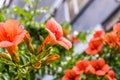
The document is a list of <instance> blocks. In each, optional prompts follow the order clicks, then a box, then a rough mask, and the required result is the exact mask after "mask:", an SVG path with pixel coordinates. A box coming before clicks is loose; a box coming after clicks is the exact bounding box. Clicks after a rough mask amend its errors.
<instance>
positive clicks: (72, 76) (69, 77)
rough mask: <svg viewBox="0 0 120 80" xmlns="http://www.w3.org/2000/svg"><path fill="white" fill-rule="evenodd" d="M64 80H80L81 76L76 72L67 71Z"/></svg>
mask: <svg viewBox="0 0 120 80" xmlns="http://www.w3.org/2000/svg"><path fill="white" fill-rule="evenodd" d="M62 80H80V75H79V74H77V73H76V72H75V71H74V70H66V71H65V76H63V78H62Z"/></svg>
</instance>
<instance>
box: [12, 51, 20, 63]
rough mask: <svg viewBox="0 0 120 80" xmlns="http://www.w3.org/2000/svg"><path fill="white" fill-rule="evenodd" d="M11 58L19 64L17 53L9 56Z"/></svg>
mask: <svg viewBox="0 0 120 80" xmlns="http://www.w3.org/2000/svg"><path fill="white" fill-rule="evenodd" d="M11 57H12V59H13V60H14V61H15V62H16V63H19V62H20V58H19V55H18V53H13V54H11Z"/></svg>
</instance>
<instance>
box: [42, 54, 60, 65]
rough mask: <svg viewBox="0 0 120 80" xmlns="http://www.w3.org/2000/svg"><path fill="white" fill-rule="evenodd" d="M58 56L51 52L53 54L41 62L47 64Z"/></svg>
mask: <svg viewBox="0 0 120 80" xmlns="http://www.w3.org/2000/svg"><path fill="white" fill-rule="evenodd" d="M59 58H60V56H59V55H58V54H53V55H51V56H49V57H47V59H46V60H45V62H44V63H43V64H44V65H48V64H49V63H52V62H54V61H56V60H57V59H59Z"/></svg>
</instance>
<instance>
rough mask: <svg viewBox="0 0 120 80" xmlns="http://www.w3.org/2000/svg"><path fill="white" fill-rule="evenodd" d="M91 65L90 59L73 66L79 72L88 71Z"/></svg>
mask: <svg viewBox="0 0 120 80" xmlns="http://www.w3.org/2000/svg"><path fill="white" fill-rule="evenodd" d="M90 67H91V65H90V62H89V61H88V60H81V61H78V62H77V63H76V66H75V67H74V68H73V70H75V71H76V73H77V74H81V73H87V72H88V71H89V69H90Z"/></svg>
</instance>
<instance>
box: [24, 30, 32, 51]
mask: <svg viewBox="0 0 120 80" xmlns="http://www.w3.org/2000/svg"><path fill="white" fill-rule="evenodd" d="M24 41H25V43H26V45H27V47H28V49H29V51H30V52H31V53H34V47H33V45H32V41H31V38H30V34H29V32H27V33H26V35H25V38H24Z"/></svg>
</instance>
